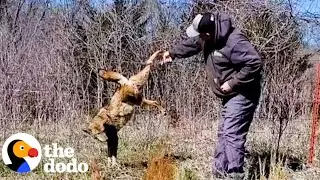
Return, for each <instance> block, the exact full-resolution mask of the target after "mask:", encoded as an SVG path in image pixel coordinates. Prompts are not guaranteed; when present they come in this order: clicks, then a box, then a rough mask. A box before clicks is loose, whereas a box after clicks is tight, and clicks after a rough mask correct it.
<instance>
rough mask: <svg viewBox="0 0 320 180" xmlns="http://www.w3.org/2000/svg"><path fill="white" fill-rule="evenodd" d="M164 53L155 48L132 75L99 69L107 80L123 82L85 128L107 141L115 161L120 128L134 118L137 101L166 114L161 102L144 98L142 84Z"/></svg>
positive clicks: (109, 154) (100, 74) (109, 156)
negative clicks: (137, 71) (141, 67)
mask: <svg viewBox="0 0 320 180" xmlns="http://www.w3.org/2000/svg"><path fill="white" fill-rule="evenodd" d="M162 53H163V52H162V51H156V52H155V53H154V54H152V55H151V56H150V57H149V59H148V60H147V61H146V62H145V64H146V66H145V67H144V68H143V69H142V71H140V72H139V73H138V74H136V75H134V76H131V77H130V78H129V79H127V78H126V77H124V76H123V75H121V74H119V73H117V72H113V71H108V70H103V69H100V70H99V76H100V77H102V78H103V79H104V80H107V81H112V82H116V83H118V84H120V87H119V88H118V89H117V90H116V92H115V94H114V95H113V96H112V98H111V101H110V103H109V104H108V105H106V106H104V107H102V108H101V109H100V110H99V112H98V114H97V115H96V116H95V117H94V118H93V119H92V121H91V122H90V124H89V128H88V129H84V131H85V132H86V133H89V134H90V135H91V136H94V137H95V138H96V139H98V140H99V141H103V142H104V141H107V145H108V159H109V160H111V161H112V164H114V163H115V159H116V157H117V149H118V135H117V132H118V131H119V130H120V129H121V128H122V127H123V126H124V125H126V123H127V122H128V121H129V120H130V119H131V117H132V115H133V112H134V105H137V106H154V107H157V108H158V109H159V110H160V111H161V113H163V114H165V109H164V108H163V107H162V106H161V105H160V103H159V102H157V101H152V100H148V99H145V98H143V94H142V88H143V85H144V84H146V82H147V80H148V78H149V74H150V70H151V68H152V65H153V64H154V61H155V60H156V59H158V58H160V57H161V55H162ZM105 136H106V137H105ZM110 158H111V159H110Z"/></svg>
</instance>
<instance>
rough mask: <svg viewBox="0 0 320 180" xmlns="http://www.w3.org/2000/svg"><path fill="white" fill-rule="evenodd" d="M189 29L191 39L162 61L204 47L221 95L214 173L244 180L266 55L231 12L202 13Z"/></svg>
mask: <svg viewBox="0 0 320 180" xmlns="http://www.w3.org/2000/svg"><path fill="white" fill-rule="evenodd" d="M186 33H187V35H188V37H189V39H187V40H186V41H184V42H182V43H181V44H179V45H176V46H174V47H172V48H171V49H170V50H169V51H166V52H165V53H164V56H163V60H162V62H161V63H162V64H163V63H166V62H171V61H172V60H173V59H175V58H187V57H191V56H193V55H196V54H198V53H199V52H201V51H202V52H203V56H204V60H205V63H206V72H207V76H208V81H209V84H210V85H211V87H212V90H213V92H214V93H215V94H216V95H217V96H218V97H219V98H221V99H222V112H221V114H222V119H221V120H220V122H219V126H218V144H217V146H216V152H215V157H214V159H215V162H214V166H213V173H214V175H215V176H216V177H221V176H228V177H230V178H231V179H243V178H244V169H243V166H244V152H245V148H244V144H245V142H246V136H247V133H248V130H249V126H250V124H251V122H252V119H253V115H254V112H255V109H256V107H257V105H258V101H259V96H260V80H261V70H262V61H261V58H260V56H259V54H258V52H257V51H256V50H255V48H254V47H253V45H252V44H251V43H250V42H249V40H248V39H247V38H246V36H245V35H244V34H243V33H242V32H240V31H239V30H237V29H236V28H235V27H233V25H232V23H231V19H230V17H228V16H227V15H226V14H222V13H214V14H211V13H204V14H198V15H197V16H196V17H195V18H194V19H193V22H192V24H191V26H190V27H188V28H187V30H186Z"/></svg>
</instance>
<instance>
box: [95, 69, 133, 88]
mask: <svg viewBox="0 0 320 180" xmlns="http://www.w3.org/2000/svg"><path fill="white" fill-rule="evenodd" d="M99 76H100V77H101V78H103V79H105V80H107V81H111V82H116V83H119V84H120V85H124V84H126V83H128V79H127V78H126V77H124V76H123V75H122V74H120V73H117V72H113V71H107V70H105V69H99Z"/></svg>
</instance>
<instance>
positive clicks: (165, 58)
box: [160, 51, 172, 65]
mask: <svg viewBox="0 0 320 180" xmlns="http://www.w3.org/2000/svg"><path fill="white" fill-rule="evenodd" d="M167 62H172V58H171V56H170V53H169V51H165V52H164V53H163V57H162V61H160V65H163V64H165V63H167Z"/></svg>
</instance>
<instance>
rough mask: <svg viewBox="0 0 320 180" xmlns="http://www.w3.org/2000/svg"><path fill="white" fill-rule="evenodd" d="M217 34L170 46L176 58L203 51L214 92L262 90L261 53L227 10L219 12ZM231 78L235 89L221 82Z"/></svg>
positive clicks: (252, 92) (251, 93)
mask: <svg viewBox="0 0 320 180" xmlns="http://www.w3.org/2000/svg"><path fill="white" fill-rule="evenodd" d="M214 17H215V36H214V38H213V39H212V40H209V41H203V40H202V39H201V38H200V37H199V36H198V37H194V38H189V39H187V40H186V41H184V42H182V43H181V44H179V45H176V46H174V47H173V48H171V50H169V53H170V56H171V57H172V58H173V59H174V58H187V57H191V56H193V55H196V54H198V53H199V52H201V51H202V52H203V55H204V60H205V63H206V71H207V76H208V80H209V83H210V85H211V86H212V90H213V92H214V93H215V94H216V95H217V96H218V97H221V98H223V97H229V96H232V95H235V94H237V93H243V94H244V95H253V94H257V95H259V94H260V79H261V70H262V61H261V57H260V55H259V54H258V52H257V51H256V49H255V48H254V47H253V45H252V44H251V43H250V42H249V40H248V39H247V38H246V36H245V35H244V34H243V33H242V32H240V31H239V30H237V29H235V28H234V27H233V26H232V23H231V19H230V17H228V16H227V15H225V14H219V13H216V14H215V15H214ZM226 81H229V85H230V86H231V88H232V92H230V93H228V94H226V93H224V92H222V90H221V88H220V86H221V85H222V84H223V83H224V82H226Z"/></svg>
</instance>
